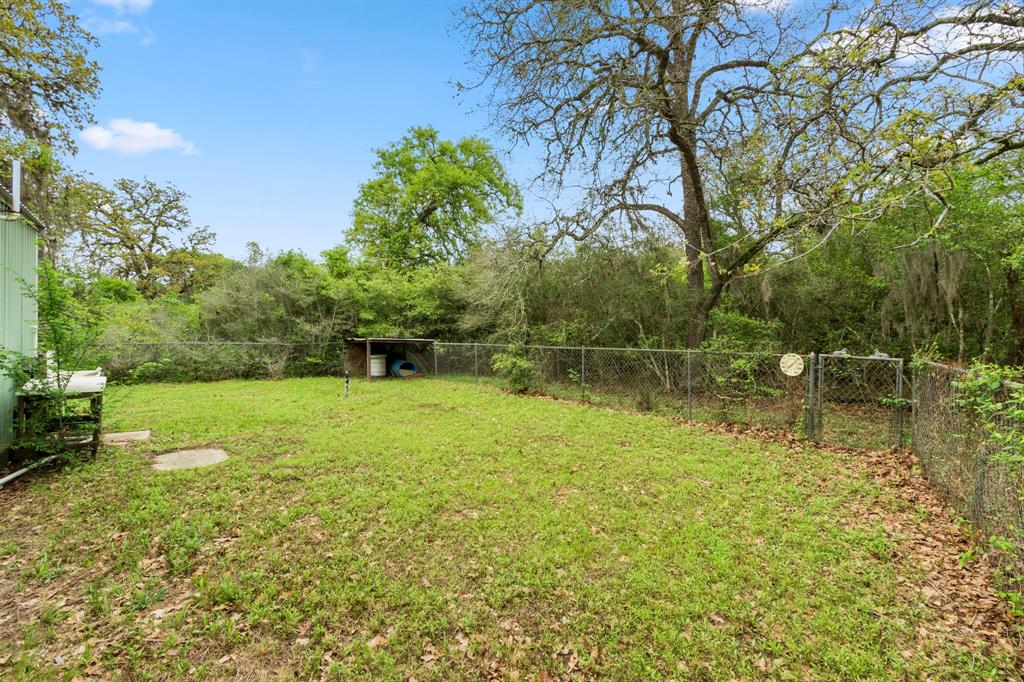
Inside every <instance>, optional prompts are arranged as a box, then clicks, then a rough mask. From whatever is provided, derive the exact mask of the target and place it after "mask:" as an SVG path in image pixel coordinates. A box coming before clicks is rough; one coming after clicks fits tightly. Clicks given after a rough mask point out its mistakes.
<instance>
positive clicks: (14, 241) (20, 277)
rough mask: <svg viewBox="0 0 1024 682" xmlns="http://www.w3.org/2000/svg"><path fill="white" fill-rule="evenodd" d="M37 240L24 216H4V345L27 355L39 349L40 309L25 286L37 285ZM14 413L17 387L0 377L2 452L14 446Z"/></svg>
mask: <svg viewBox="0 0 1024 682" xmlns="http://www.w3.org/2000/svg"><path fill="white" fill-rule="evenodd" d="M37 238H38V237H37V233H36V231H35V229H34V228H33V227H32V226H31V225H30V224H29V223H28V222H27V221H25V220H24V219H23V218H22V217H21V216H19V215H17V214H14V213H0V346H3V348H5V349H7V350H12V351H17V352H19V353H24V354H26V355H31V354H32V353H34V352H35V348H36V306H35V301H33V300H32V298H31V297H28V296H26V295H25V286H24V283H25V282H28V283H29V285H30V286H32V287H34V286H35V284H36V268H37V266H38V254H39V250H38V247H37V245H36V239H37ZM13 412H14V387H13V386H12V385H11V381H10V380H9V379H8V378H7V377H5V376H0V451H3V450H4V449H5V448H6V447H7V446H8V445H9V444H10V441H11V418H12V415H13Z"/></svg>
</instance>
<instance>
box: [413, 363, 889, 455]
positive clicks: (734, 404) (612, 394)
mask: <svg viewBox="0 0 1024 682" xmlns="http://www.w3.org/2000/svg"><path fill="white" fill-rule="evenodd" d="M434 349H435V355H434V358H435V367H433V368H431V369H432V371H433V373H435V374H436V375H437V376H440V377H443V378H447V379H475V380H484V381H487V380H490V381H494V380H495V377H494V372H493V369H492V362H493V359H494V356H495V355H496V354H498V353H509V352H515V353H520V354H522V355H523V356H524V357H525V358H526V359H528V360H530V361H531V362H532V363H533V365H534V366H535V368H536V371H537V377H536V381H535V386H534V390H535V391H536V392H538V393H544V394H547V395H552V396H554V397H560V398H572V399H578V400H585V401H587V402H590V403H596V404H605V405H616V406H620V407H626V408H632V409H640V410H644V411H651V412H658V413H668V414H673V415H678V416H683V417H687V418H689V419H694V420H697V421H705V422H730V423H739V424H747V425H751V426H764V427H769V428H773V429H780V430H785V431H790V432H792V433H794V434H798V435H808V436H810V437H812V438H814V439H815V440H819V441H823V442H827V443H831V444H836V445H846V446H850V447H863V448H884V447H889V446H891V445H898V444H900V443H901V442H902V437H903V403H904V402H905V401H903V398H902V392H903V361H902V360H900V359H899V358H889V357H883V356H872V357H858V356H850V355H846V354H824V355H820V356H817V355H815V354H813V353H812V354H810V355H805V356H800V357H801V359H802V361H803V363H804V368H803V370H802V371H801V372H800V373H799V374H797V375H796V376H789V375H787V374H785V373H784V372H783V371H782V369H781V367H780V361H781V359H782V357H783V356H782V355H781V354H776V353H741V352H716V351H704V350H654V349H636V348H586V347H565V346H520V347H513V346H505V345H497V344H481V343H437V344H435V346H434Z"/></svg>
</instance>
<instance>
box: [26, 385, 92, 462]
mask: <svg viewBox="0 0 1024 682" xmlns="http://www.w3.org/2000/svg"><path fill="white" fill-rule="evenodd" d="M61 374H62V375H63V376H62V380H61V381H60V382H58V381H57V378H56V376H54V375H48V376H47V377H46V378H44V379H33V380H31V381H29V382H27V383H26V384H25V385H24V386H23V387H22V388H21V390H19V391H18V394H17V403H16V406H15V415H14V438H15V443H17V441H18V439H20V438H24V437H25V436H27V435H28V427H29V423H30V421H31V419H32V418H33V416H34V415H35V414H37V413H38V411H39V410H44V409H46V403H47V402H49V401H50V400H51V399H52V398H53V395H54V393H55V392H58V391H59V392H60V393H63V394H64V399H65V400H88V401H89V410H88V412H85V413H81V414H73V415H70V416H67V417H63V418H62V419H61V420H60V422H61V424H60V425H62V426H63V427H64V428H65V432H64V433H61V436H62V437H63V438H64V439H65V440H64V445H65V447H68V448H72V449H82V448H88V449H89V450H90V451H91V453H92V456H93V457H95V456H96V452H97V451H98V450H99V446H100V429H101V427H102V422H103V389H105V388H106V386H107V378H106V377H105V376H103V375H102V374H99V373H98V372H97V371H96V370H92V371H87V372H71V373H70V376H68V375H67V374H68V373H64V372H62V373H61ZM59 384H63V386H59ZM86 425H87V426H89V427H91V429H92V436H91V437H89V438H85V439H72V440H70V441H69V440H68V439H67V437H66V435H65V434H66V428H67V427H68V426H72V427H74V426H86ZM57 426H58V425H51V424H47V425H46V426H45V427H44V428H45V430H46V431H48V432H49V431H52V430H53V429H54V428H56V427H57Z"/></svg>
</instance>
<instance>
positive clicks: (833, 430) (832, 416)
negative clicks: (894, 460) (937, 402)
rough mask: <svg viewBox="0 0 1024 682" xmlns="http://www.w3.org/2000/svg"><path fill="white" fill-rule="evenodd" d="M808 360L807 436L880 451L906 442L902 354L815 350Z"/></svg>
mask: <svg viewBox="0 0 1024 682" xmlns="http://www.w3.org/2000/svg"><path fill="white" fill-rule="evenodd" d="M809 365H810V366H809V367H808V372H807V405H808V407H807V419H806V425H807V436H808V437H809V438H811V439H812V440H815V441H817V442H821V443H829V444H832V445H846V446H849V447H854V448H867V449H876V450H877V449H882V448H886V447H890V446H900V445H903V431H904V417H905V412H906V406H907V405H908V404H909V401H908V400H906V398H905V397H904V395H903V393H904V390H903V359H902V358H891V357H888V356H885V355H868V356H865V355H849V354H847V353H821V354H815V353H811V355H810V356H809Z"/></svg>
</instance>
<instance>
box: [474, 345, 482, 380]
mask: <svg viewBox="0 0 1024 682" xmlns="http://www.w3.org/2000/svg"><path fill="white" fill-rule="evenodd" d="M473 376H474V377H475V378H477V379H479V378H480V344H478V343H477V342H476V341H474V342H473Z"/></svg>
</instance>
